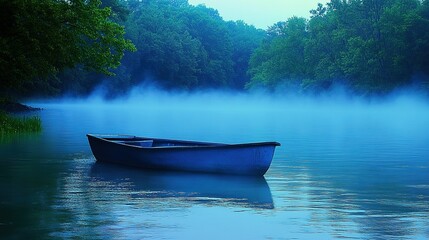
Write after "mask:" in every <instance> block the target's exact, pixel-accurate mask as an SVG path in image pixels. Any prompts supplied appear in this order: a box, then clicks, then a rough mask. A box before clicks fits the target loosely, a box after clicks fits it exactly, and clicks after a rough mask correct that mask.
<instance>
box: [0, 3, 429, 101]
mask: <svg viewBox="0 0 429 240" xmlns="http://www.w3.org/2000/svg"><path fill="white" fill-rule="evenodd" d="M0 7H1V9H2V12H3V13H2V15H1V17H0V24H1V29H2V30H1V32H0V44H1V49H0V81H1V82H2V85H1V86H0V93H1V94H18V95H24V96H26V95H32V94H33V95H34V94H39V95H50V94H64V93H70V94H82V95H85V94H88V93H90V92H92V91H93V90H94V89H95V88H96V87H97V86H100V85H102V86H104V88H105V89H106V90H107V91H108V92H109V94H110V95H113V96H114V95H120V94H122V93H125V92H126V91H128V90H129V89H131V88H132V87H133V86H136V85H139V84H141V83H144V82H148V83H150V84H155V85H157V86H159V87H162V88H166V89H185V90H194V89H201V88H217V89H219V88H220V89H225V88H227V89H237V90H246V89H251V88H266V89H271V90H273V89H279V88H281V89H287V90H289V91H294V92H306V91H315V92H318V91H324V90H327V89H329V88H331V87H332V86H334V85H337V84H340V85H343V86H346V87H349V88H350V89H352V90H354V91H356V92H359V93H385V92H389V91H392V90H393V89H395V88H397V87H401V86H405V85H410V84H415V85H417V86H419V87H421V88H423V89H424V88H426V89H429V81H428V77H427V76H429V0H423V1H421V0H331V1H330V2H329V3H328V4H327V5H322V4H319V5H318V6H315V8H316V9H314V10H311V14H312V16H311V18H310V19H304V18H297V17H293V18H290V19H288V20H286V21H285V22H278V23H276V24H274V25H273V26H271V27H270V28H269V29H267V30H260V29H256V28H255V27H253V26H250V25H247V24H246V23H244V22H242V21H236V22H234V21H224V20H223V19H222V18H221V17H220V16H219V14H218V12H217V11H216V10H214V9H211V8H207V7H205V6H202V5H199V6H192V5H190V4H189V3H188V1H187V0H103V1H100V0H67V1H66V0H59V1H58V0H55V1H54V0H16V1H8V0H0ZM261 14H269V13H261ZM109 75H111V76H109ZM415 76H420V77H415Z"/></svg>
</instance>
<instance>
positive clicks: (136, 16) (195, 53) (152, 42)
mask: <svg viewBox="0 0 429 240" xmlns="http://www.w3.org/2000/svg"><path fill="white" fill-rule="evenodd" d="M105 3H107V2H105ZM112 3H113V4H112ZM109 4H110V7H112V5H113V6H116V7H114V8H112V9H114V10H116V12H119V13H121V14H122V15H116V16H117V18H116V21H117V22H119V23H120V24H123V25H124V26H125V31H126V35H125V37H126V38H128V39H130V40H131V41H132V42H133V43H134V44H135V46H136V48H137V51H136V52H128V53H126V54H125V56H124V58H123V60H122V64H121V66H120V67H119V68H118V69H116V70H115V71H114V72H115V74H116V76H113V77H106V76H100V75H94V74H92V73H88V72H87V71H85V70H84V69H73V70H69V71H66V72H63V73H62V74H61V75H60V78H61V79H62V82H63V85H62V86H61V87H62V91H63V92H67V91H74V92H83V93H85V92H89V91H91V90H92V89H93V88H94V87H96V86H98V85H100V84H102V85H103V86H104V88H105V89H107V90H108V91H109V93H110V94H113V95H117V94H122V93H124V92H126V91H128V90H129V89H130V88H132V87H133V86H136V85H139V84H141V83H143V82H149V83H150V84H154V85H157V86H158V87H161V88H166V89H184V90H193V89H197V88H221V89H224V88H230V89H243V88H244V86H245V84H246V83H247V82H249V81H250V76H249V75H248V74H247V70H248V63H249V59H250V56H251V54H252V53H253V52H254V50H255V49H256V48H257V47H258V46H260V44H261V43H262V40H263V38H264V37H265V31H263V30H260V29H256V28H255V27H253V26H250V25H248V24H246V23H244V22H243V21H236V22H233V21H228V22H227V21H224V20H223V19H222V18H221V17H220V16H219V14H218V12H217V11H216V10H214V9H212V8H207V7H205V6H202V5H200V6H192V5H190V4H188V1H187V0H174V1H173V0H144V1H130V0H128V1H112V2H110V3H109Z"/></svg>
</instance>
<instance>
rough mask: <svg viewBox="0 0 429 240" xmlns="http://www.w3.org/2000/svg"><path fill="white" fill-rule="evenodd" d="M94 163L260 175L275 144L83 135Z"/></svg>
mask: <svg viewBox="0 0 429 240" xmlns="http://www.w3.org/2000/svg"><path fill="white" fill-rule="evenodd" d="M87 137H88V141H89V145H90V146H91V150H92V153H93V154H94V156H95V158H96V159H97V161H103V162H110V163H117V164H123V165H129V166H134V167H140V168H145V169H157V170H177V171H191V172H208V173H222V174H237V175H254V176H262V175H264V174H265V173H266V172H267V170H268V168H269V167H270V164H271V161H272V159H273V155H274V150H275V147H276V146H280V143H278V142H259V143H242V144H223V143H209V142H195V141H182V140H171V139H157V138H146V137H136V136H128V135H95V134H87Z"/></svg>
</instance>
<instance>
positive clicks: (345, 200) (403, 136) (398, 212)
mask: <svg viewBox="0 0 429 240" xmlns="http://www.w3.org/2000/svg"><path fill="white" fill-rule="evenodd" d="M30 104H32V105H33V106H36V107H42V108H43V110H42V111H40V112H36V113H32V114H33V115H38V116H40V118H41V120H42V125H43V131H42V132H41V133H39V134H30V135H19V136H2V138H1V143H0V188H1V199H0V234H1V235H0V236H1V238H2V239H24V238H28V239H35V238H43V239H57V238H58V239H80V238H87V239H343V238H347V239H428V238H429V124H428V123H429V108H428V106H429V104H427V102H425V101H423V100H418V99H415V98H410V97H398V98H397V99H392V100H389V101H387V100H386V101H376V102H368V101H359V100H344V99H340V100H338V99H323V98H320V99H316V100H315V99H288V98H275V97H270V98H268V97H262V96H247V95H240V96H236V95H231V94H226V95H222V96H220V95H219V94H201V95H180V94H176V95H172V96H170V95H167V94H164V95H163V94H160V93H158V94H151V95H150V94H149V95H144V96H141V97H138V98H130V99H122V100H116V101H113V102H103V101H100V100H97V99H86V100H73V101H71V100H67V101H65V100H57V101H34V102H30ZM87 133H102V134H106V133H111V134H116V133H118V134H132V135H138V136H148V137H159V138H173V139H183V140H197V141H212V142H226V143H241V142H257V141H278V142H280V143H281V144H282V146H281V147H279V148H277V149H276V152H275V156H274V159H273V162H272V165H271V167H270V169H269V171H268V172H267V173H266V175H265V177H264V178H243V177H236V176H223V175H210V174H190V173H180V172H153V171H144V170H139V169H132V168H127V167H121V166H115V165H109V164H102V163H96V161H95V159H94V157H93V156H92V154H91V151H90V148H89V146H88V143H87V139H86V136H85V135H86V134H87Z"/></svg>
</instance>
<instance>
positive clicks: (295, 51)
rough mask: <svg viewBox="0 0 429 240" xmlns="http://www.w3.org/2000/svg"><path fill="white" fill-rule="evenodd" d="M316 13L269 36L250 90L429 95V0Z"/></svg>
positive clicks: (342, 2) (373, 0)
mask: <svg viewBox="0 0 429 240" xmlns="http://www.w3.org/2000/svg"><path fill="white" fill-rule="evenodd" d="M311 14H312V16H311V19H310V20H306V19H303V18H296V17H295V18H291V19H289V20H287V21H286V22H279V23H277V24H275V25H273V26H272V27H270V28H269V29H268V31H267V38H265V40H264V42H263V44H262V45H261V46H260V47H259V48H258V49H257V50H256V52H255V53H254V54H253V55H252V57H251V60H250V68H249V73H250V74H251V77H252V79H251V81H250V82H249V83H248V84H247V87H253V86H263V87H268V88H276V87H278V86H279V85H281V86H282V87H284V88H289V89H293V90H295V91H306V90H309V91H321V90H324V89H329V88H330V87H331V86H333V85H337V84H340V85H343V86H346V87H348V88H350V89H352V90H354V91H357V92H359V93H363V94H365V93H386V92H389V91H392V90H393V89H395V88H397V87H401V86H404V85H409V84H415V85H418V87H421V88H426V89H427V90H429V81H428V80H429V79H428V75H429V1H428V0H424V1H420V0H331V1H330V2H329V3H328V4H327V5H326V6H323V5H322V4H319V5H318V7H317V9H315V10H312V11H311ZM413 81H414V82H413Z"/></svg>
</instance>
